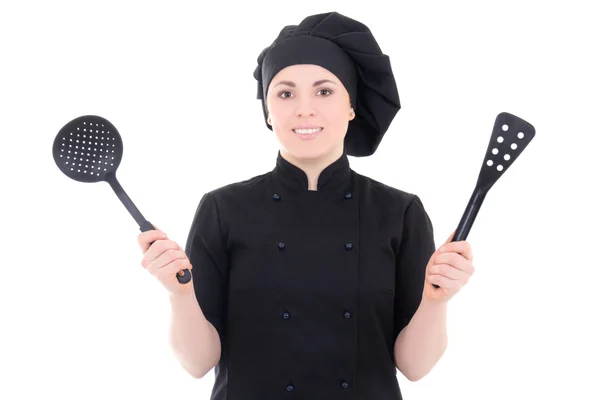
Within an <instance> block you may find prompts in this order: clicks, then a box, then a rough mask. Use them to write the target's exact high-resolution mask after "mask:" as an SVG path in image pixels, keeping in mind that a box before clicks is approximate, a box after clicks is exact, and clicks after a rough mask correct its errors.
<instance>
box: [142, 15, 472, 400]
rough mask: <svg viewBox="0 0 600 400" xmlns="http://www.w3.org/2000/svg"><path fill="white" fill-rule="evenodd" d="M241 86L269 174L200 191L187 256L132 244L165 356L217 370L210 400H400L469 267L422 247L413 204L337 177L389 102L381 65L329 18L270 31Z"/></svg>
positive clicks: (147, 237)
mask: <svg viewBox="0 0 600 400" xmlns="http://www.w3.org/2000/svg"><path fill="white" fill-rule="evenodd" d="M254 77H255V78H256V79H257V81H258V94H257V95H258V98H259V99H261V100H262V105H263V112H264V116H265V121H266V124H267V127H268V128H269V129H272V130H273V131H274V132H275V135H276V137H277V139H278V140H279V142H280V144H281V147H280V150H279V152H278V154H277V159H276V162H275V166H274V169H273V170H272V171H269V172H267V173H265V174H262V175H259V176H255V177H253V178H251V179H248V180H245V181H242V182H236V183H232V184H229V185H226V186H224V187H221V188H218V189H215V190H212V191H210V192H208V193H206V194H204V196H203V197H202V199H201V200H200V204H199V205H198V208H197V210H196V213H195V216H194V220H193V222H192V225H191V229H190V232H189V236H188V239H187V243H186V246H185V252H184V251H183V250H182V249H181V247H180V246H178V245H177V243H174V242H173V241H170V240H168V239H167V237H166V235H164V234H163V232H161V231H160V230H156V231H148V232H144V233H142V234H140V236H139V237H140V245H141V247H142V249H143V250H144V251H145V255H144V259H143V262H142V265H144V266H145V267H146V268H148V269H149V270H150V272H152V273H153V274H154V275H156V276H157V277H158V278H159V279H160V280H161V282H163V283H164V284H165V286H166V287H167V289H168V290H169V292H170V293H171V302H172V305H173V322H172V330H171V333H172V336H171V337H172V344H173V348H174V351H175V352H176V354H177V356H178V358H179V360H180V361H181V363H182V365H183V366H184V367H185V368H186V369H187V370H188V371H190V373H191V374H192V375H194V376H196V377H202V376H205V375H206V373H207V372H208V371H210V370H211V369H212V368H213V367H214V368H215V374H216V375H215V378H216V380H215V386H214V389H213V392H212V396H211V399H212V400H254V399H256V400H258V399H260V400H271V399H273V400H275V399H277V400H280V399H286V398H290V399H327V400H332V399H355V400H374V399H377V400H387V399H389V400H392V399H393V400H399V399H401V398H402V395H401V392H400V388H399V385H398V380H397V378H396V374H397V371H398V370H400V371H401V372H402V373H403V374H404V375H405V376H406V377H407V378H408V379H410V380H413V381H414V380H417V379H420V378H421V377H422V376H424V375H425V374H427V373H428V372H429V371H430V370H431V368H433V366H434V365H435V363H436V362H437V361H438V360H439V358H440V357H441V356H442V354H443V352H444V350H445V348H446V303H447V301H448V300H449V299H450V298H451V297H452V296H453V295H454V294H455V293H456V292H457V291H458V290H459V289H460V288H461V287H462V286H463V285H464V284H465V283H466V282H467V280H468V278H469V276H470V275H471V274H472V273H473V265H472V253H471V249H470V246H469V244H468V243H467V242H465V241H462V242H453V243H451V242H450V239H451V238H452V235H450V237H449V238H448V240H447V241H446V243H445V244H444V247H445V249H444V250H445V251H443V250H441V249H438V250H437V251H436V249H435V244H434V239H433V227H432V223H431V221H430V219H429V217H428V215H427V213H426V212H425V209H424V207H423V203H422V201H421V200H420V198H419V197H418V196H417V195H415V194H411V193H407V192H405V191H402V190H399V189H396V188H393V187H390V186H387V185H385V184H383V183H380V182H377V181H375V180H373V179H370V178H368V177H366V176H363V175H360V174H358V173H356V172H355V171H354V170H352V169H351V168H350V165H349V161H348V156H349V155H352V156H357V157H364V156H368V155H371V154H373V153H374V152H375V150H376V149H377V146H378V144H379V143H380V141H381V139H382V137H383V135H384V133H385V132H386V130H387V128H388V126H389V125H390V123H391V121H392V119H393V118H394V116H395V115H396V113H397V112H398V110H399V109H400V103H399V98H398V92H397V88H396V84H395V81H394V76H393V74H392V69H391V66H390V62H389V58H388V57H387V56H386V55H384V54H382V53H381V50H380V49H379V47H378V45H377V43H376V41H375V39H374V38H373V36H372V34H371V32H370V31H369V29H368V28H367V27H366V26H365V25H363V24H362V23H360V22H358V21H355V20H353V19H350V18H348V17H345V16H343V15H341V14H339V13H336V12H332V13H326V14H318V15H313V16H310V17H307V18H306V19H304V20H303V21H302V22H301V23H300V24H299V25H297V26H296V25H291V26H286V27H285V28H283V30H282V31H281V32H280V34H279V36H278V38H277V39H276V40H275V41H274V42H273V43H272V44H271V45H270V46H269V47H267V48H266V49H265V50H264V51H263V52H262V53H261V54H260V56H259V58H258V67H257V68H256V71H255V73H254ZM161 235H162V236H161ZM154 240H156V242H155V243H154V244H153V245H152V246H151V247H150V248H149V245H148V244H149V243H151V242H152V241H154ZM146 250H147V251H146ZM184 268H189V269H190V270H191V272H192V277H193V279H192V281H191V282H190V283H189V284H185V285H182V284H179V283H178V282H177V280H176V279H175V274H176V273H177V271H179V270H180V269H184ZM432 284H436V285H439V287H437V288H436V287H434V286H433V285H432Z"/></svg>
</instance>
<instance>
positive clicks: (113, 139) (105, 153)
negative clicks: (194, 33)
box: [52, 115, 192, 284]
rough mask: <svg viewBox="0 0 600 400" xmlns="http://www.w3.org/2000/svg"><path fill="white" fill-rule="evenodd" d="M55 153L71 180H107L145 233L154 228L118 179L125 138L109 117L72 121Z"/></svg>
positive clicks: (185, 278) (183, 279)
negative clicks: (122, 137)
mask: <svg viewBox="0 0 600 400" xmlns="http://www.w3.org/2000/svg"><path fill="white" fill-rule="evenodd" d="M52 155H53V157H54V161H55V162H56V165H57V166H58V168H59V169H60V170H61V171H62V172H63V173H64V174H65V175H67V176H68V177H69V178H71V179H74V180H76V181H79V182H101V181H106V182H108V183H109V184H110V186H111V187H112V188H113V190H114V191H115V193H116V194H117V196H118V197H119V199H120V200H121V202H122V203H123V205H125V208H127V211H129V213H130V214H131V216H133V218H134V219H135V221H136V222H137V223H138V225H139V226H140V230H141V231H142V232H146V231H149V230H153V229H155V228H154V226H153V225H152V224H151V223H150V222H149V221H147V220H146V218H144V217H143V216H142V213H140V211H139V210H138V209H137V207H136V206H135V204H133V202H132V201H131V199H130V198H129V196H128V195H127V194H126V193H125V190H123V187H122V186H121V184H120V183H119V181H117V176H116V173H117V168H118V167H119V164H120V163H121V158H122V156H123V141H122V140H121V135H120V134H119V132H118V131H117V128H115V126H114V125H113V124H111V123H110V122H109V121H108V120H106V119H104V118H102V117H99V116H96V115H84V116H82V117H79V118H75V119H74V120H72V121H70V122H69V123H67V124H66V125H65V126H63V127H62V129H61V130H60V131H59V132H58V134H57V135H56V138H55V139H54V144H53V146H52ZM152 243H154V242H152ZM152 243H150V244H151V245H152ZM176 276H177V280H178V281H179V283H182V284H184V283H188V282H189V281H190V280H191V278H192V275H191V273H190V270H189V269H184V270H180V271H179V272H178V273H177V274H176Z"/></svg>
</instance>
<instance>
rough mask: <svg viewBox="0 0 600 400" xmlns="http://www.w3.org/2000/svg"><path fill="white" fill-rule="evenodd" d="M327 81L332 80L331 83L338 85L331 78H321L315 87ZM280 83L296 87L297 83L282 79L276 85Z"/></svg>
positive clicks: (314, 84)
mask: <svg viewBox="0 0 600 400" xmlns="http://www.w3.org/2000/svg"><path fill="white" fill-rule="evenodd" d="M325 82H330V83H333V84H334V85H337V84H336V83H335V82H333V81H330V80H329V79H321V80H320V81H316V82H315V83H313V87H314V86H319V85H322V84H323V83H325ZM278 85H287V86H291V87H296V84H295V83H294V82H292V81H281V82H278V83H277V84H276V85H275V86H278ZM275 86H273V87H275Z"/></svg>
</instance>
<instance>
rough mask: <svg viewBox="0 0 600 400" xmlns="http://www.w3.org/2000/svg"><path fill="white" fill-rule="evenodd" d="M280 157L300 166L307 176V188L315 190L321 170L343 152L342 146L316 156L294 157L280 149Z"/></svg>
mask: <svg viewBox="0 0 600 400" xmlns="http://www.w3.org/2000/svg"><path fill="white" fill-rule="evenodd" d="M280 152H281V157H283V158H284V159H285V160H286V161H288V162H289V163H291V164H294V165H295V166H296V167H298V168H300V169H301V170H303V171H304V173H305V174H306V177H307V178H308V190H317V183H318V182H319V175H320V174H321V172H322V171H323V170H324V169H325V168H326V167H327V166H328V165H329V164H331V163H333V162H334V161H335V160H337V159H338V158H340V157H341V156H342V154H343V153H344V148H343V147H342V146H339V147H336V148H335V149H333V150H332V151H330V152H329V153H326V154H324V155H322V156H321V157H316V158H298V157H294V156H293V155H291V154H290V153H288V152H287V151H286V150H284V149H281V150H280Z"/></svg>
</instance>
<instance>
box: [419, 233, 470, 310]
mask: <svg viewBox="0 0 600 400" xmlns="http://www.w3.org/2000/svg"><path fill="white" fill-rule="evenodd" d="M454 232H456V231H454ZM454 232H452V234H451V235H450V236H449V237H448V239H447V240H446V242H445V243H444V244H443V245H441V246H440V248H439V249H437V250H436V251H435V253H433V254H432V255H431V258H430V259H429V263H428V264H427V268H426V270H425V288H424V289H423V297H425V298H427V299H428V300H433V301H436V302H440V301H448V300H450V299H451V298H452V297H453V296H454V295H455V294H456V293H458V291H459V290H460V289H462V287H463V286H465V285H466V284H467V282H468V281H469V278H470V277H471V275H473V272H475V268H474V267H473V251H472V250H471V245H470V244H469V243H468V242H467V241H465V240H461V241H456V242H452V237H453V236H454ZM432 284H436V285H438V286H439V288H436V287H434V286H433V285H432Z"/></svg>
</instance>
